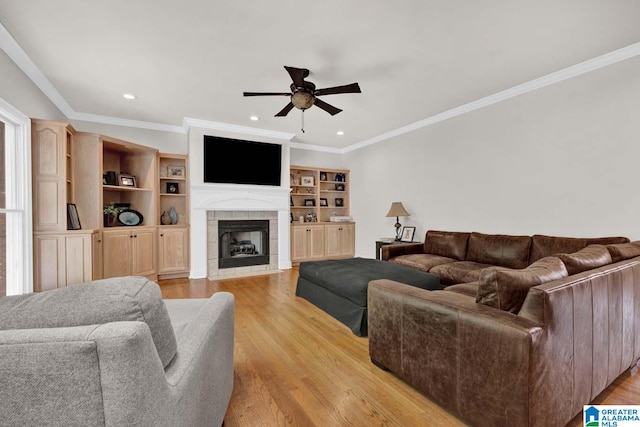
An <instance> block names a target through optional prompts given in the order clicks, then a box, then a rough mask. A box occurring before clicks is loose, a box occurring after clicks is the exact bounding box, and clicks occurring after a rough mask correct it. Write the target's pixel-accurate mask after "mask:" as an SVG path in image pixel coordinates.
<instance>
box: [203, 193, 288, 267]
mask: <svg viewBox="0 0 640 427" xmlns="http://www.w3.org/2000/svg"><path fill="white" fill-rule="evenodd" d="M190 187H191V275H190V278H193V279H195V278H202V277H207V211H277V212H278V268H280V269H287V268H291V256H290V253H289V245H290V243H289V222H290V221H289V192H290V189H289V187H268V186H262V185H233V184H229V185H227V184H192V185H191V186H190Z"/></svg>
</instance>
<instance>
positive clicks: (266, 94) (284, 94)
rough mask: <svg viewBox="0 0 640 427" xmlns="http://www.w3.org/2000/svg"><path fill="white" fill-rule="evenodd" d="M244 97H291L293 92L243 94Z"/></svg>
mask: <svg viewBox="0 0 640 427" xmlns="http://www.w3.org/2000/svg"><path fill="white" fill-rule="evenodd" d="M242 95H243V96H291V92H288V93H284V92H242Z"/></svg>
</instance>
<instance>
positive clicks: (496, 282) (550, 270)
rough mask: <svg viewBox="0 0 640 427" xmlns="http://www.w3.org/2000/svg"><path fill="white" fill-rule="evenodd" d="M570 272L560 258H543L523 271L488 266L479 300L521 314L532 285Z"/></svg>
mask: <svg viewBox="0 0 640 427" xmlns="http://www.w3.org/2000/svg"><path fill="white" fill-rule="evenodd" d="M568 275H569V273H568V272H567V269H566V268H565V265H564V264H563V262H562V261H561V260H560V259H559V258H557V257H546V258H542V259H540V260H538V261H536V262H535V263H533V264H531V265H530V266H529V267H527V268H525V269H522V270H512V269H508V268H502V267H490V268H486V269H484V270H483V271H482V274H481V275H480V284H479V286H478V293H477V296H476V302H478V303H481V304H485V305H488V306H491V307H496V308H499V309H501V310H504V311H509V312H511V313H514V314H517V313H518V311H520V308H521V307H522V303H523V302H524V299H525V298H526V296H527V293H529V289H530V288H531V287H532V286H536V285H540V284H542V283H547V282H551V281H553V280H558V279H562V278H563V277H567V276H568Z"/></svg>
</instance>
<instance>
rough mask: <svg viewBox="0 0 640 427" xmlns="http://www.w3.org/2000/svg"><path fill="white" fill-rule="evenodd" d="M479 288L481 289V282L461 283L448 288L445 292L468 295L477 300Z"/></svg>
mask: <svg viewBox="0 0 640 427" xmlns="http://www.w3.org/2000/svg"><path fill="white" fill-rule="evenodd" d="M478 287H480V282H479V281H475V282H469V283H460V284H458V285H451V286H447V287H446V288H445V289H444V290H445V291H449V292H456V293H458V294H462V295H468V296H470V297H473V298H475V297H476V295H478Z"/></svg>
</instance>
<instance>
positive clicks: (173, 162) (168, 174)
mask: <svg viewBox="0 0 640 427" xmlns="http://www.w3.org/2000/svg"><path fill="white" fill-rule="evenodd" d="M188 167H189V162H188V159H187V156H186V155H180V154H167V153H159V154H158V172H159V173H158V215H160V219H159V222H158V223H159V224H161V223H162V221H161V218H162V215H163V214H164V213H165V212H166V213H167V214H168V213H169V212H170V211H171V209H172V208H173V210H174V211H175V212H176V214H177V222H176V223H175V224H173V223H172V224H170V225H169V224H163V225H160V226H158V237H159V238H158V245H159V246H158V275H159V278H176V277H188V276H189V271H190V264H189V175H188V170H189V169H188Z"/></svg>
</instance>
